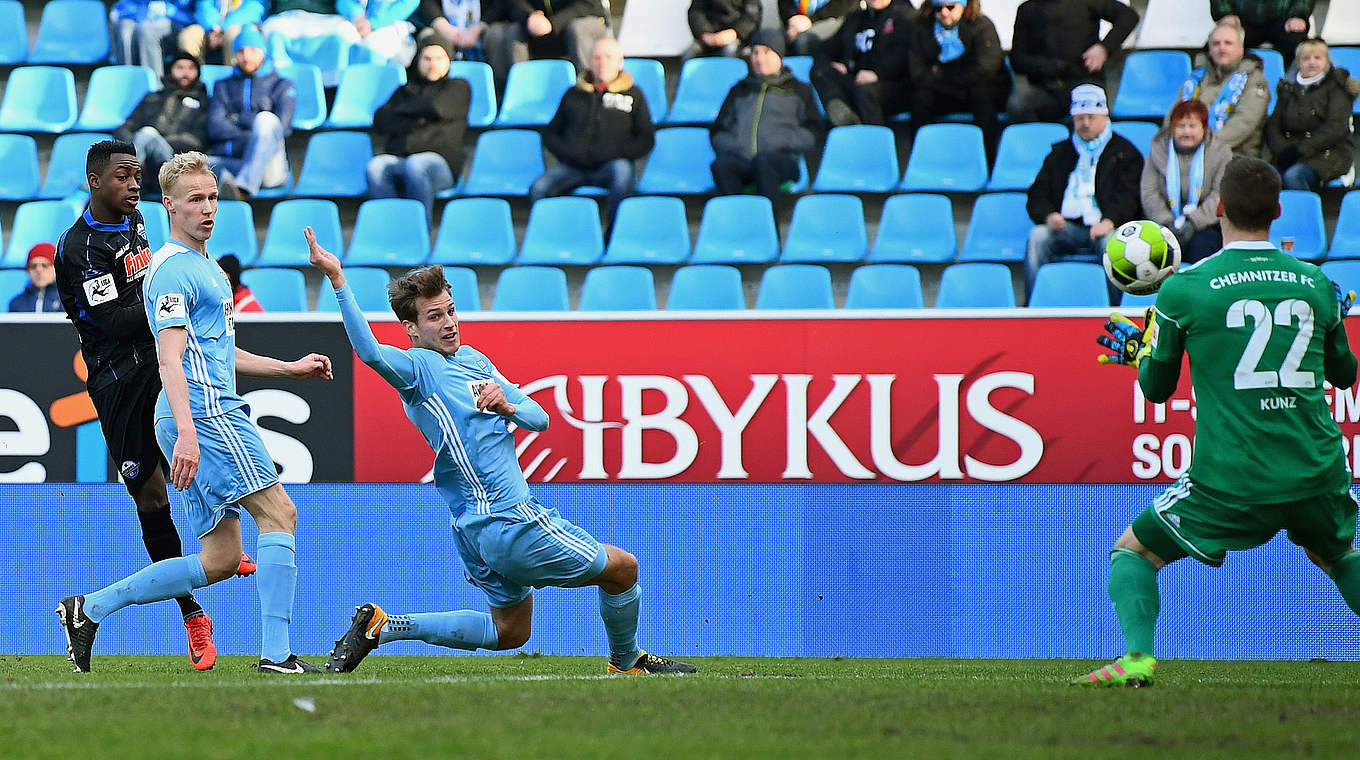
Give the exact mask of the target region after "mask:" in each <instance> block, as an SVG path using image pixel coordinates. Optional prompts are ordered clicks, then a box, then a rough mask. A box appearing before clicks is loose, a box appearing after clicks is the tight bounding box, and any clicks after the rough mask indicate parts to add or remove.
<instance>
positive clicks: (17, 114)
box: [0, 66, 76, 134]
mask: <svg viewBox="0 0 1360 760" xmlns="http://www.w3.org/2000/svg"><path fill="white" fill-rule="evenodd" d="M75 123H76V79H75V76H74V75H72V74H71V70H70V69H63V68H60V67H57V66H21V67H19V68H17V69H14V70H13V71H11V72H10V73H9V79H8V80H6V82H5V99H4V101H3V102H0V132H50V133H54V134H59V133H61V132H65V131H66V130H68V129H70V128H71V127H72V125H74V124H75Z"/></svg>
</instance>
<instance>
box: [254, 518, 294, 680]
mask: <svg viewBox="0 0 1360 760" xmlns="http://www.w3.org/2000/svg"><path fill="white" fill-rule="evenodd" d="M294 546H295V544H294V541H293V534H291V533H261V534H260V537H259V539H258V540H257V541H256V542H255V552H256V554H255V564H256V565H257V566H258V567H259V569H258V570H256V571H255V588H256V590H257V591H258V592H259V594H260V656H261V657H263V658H265V659H267V660H271V661H273V662H283V661H284V660H286V659H288V655H290V654H292V648H291V647H290V646H289V643H288V623H289V622H290V621H292V619H293V593H294V591H295V590H296V589H297V564H296V563H295V562H294V561H293V557H294V554H295V553H296V550H295V548H294Z"/></svg>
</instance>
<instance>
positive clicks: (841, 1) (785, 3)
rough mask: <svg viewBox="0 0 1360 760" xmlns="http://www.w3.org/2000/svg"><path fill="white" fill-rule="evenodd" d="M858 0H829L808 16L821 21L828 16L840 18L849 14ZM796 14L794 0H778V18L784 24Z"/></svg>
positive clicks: (856, 5) (856, 6) (857, 4)
mask: <svg viewBox="0 0 1360 760" xmlns="http://www.w3.org/2000/svg"><path fill="white" fill-rule="evenodd" d="M859 3H860V0H829V1H828V2H827V4H826V5H823V6H822V7H820V8H818V9H817V10H815V11H813V12H812V13H810V14H808V18H810V19H812V20H813V21H822V20H823V19H828V18H842V17H844V16H848V15H850V13H851V12H852V11H854V10H855V9H856V8H858V7H859ZM797 15H798V3H797V2H796V0H779V19H780V21H782V22H783V23H784V24H785V25H787V24H788V23H789V19H791V18H793V17H794V16H797Z"/></svg>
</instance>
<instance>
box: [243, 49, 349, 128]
mask: <svg viewBox="0 0 1360 760" xmlns="http://www.w3.org/2000/svg"><path fill="white" fill-rule="evenodd" d="M278 72H279V76H281V77H283V78H284V79H287V80H288V81H290V82H292V83H293V84H294V85H297V98H296V103H297V107H296V108H294V109H293V129H303V130H313V129H316V128H317V127H320V126H321V125H322V124H323V123H324V122H325V121H326V93H325V91H324V90H323V88H322V85H321V69H318V68H317V67H316V66H314V65H312V64H310V63H295V64H293V65H291V66H280V67H279V68H278ZM227 73H228V74H230V73H231V72H227Z"/></svg>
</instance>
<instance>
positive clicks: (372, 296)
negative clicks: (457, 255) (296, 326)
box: [316, 266, 447, 313]
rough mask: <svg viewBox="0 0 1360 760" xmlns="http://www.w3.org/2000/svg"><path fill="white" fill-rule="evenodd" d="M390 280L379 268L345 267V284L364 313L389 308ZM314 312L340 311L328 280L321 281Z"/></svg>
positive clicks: (385, 271) (384, 271) (383, 310)
mask: <svg viewBox="0 0 1360 760" xmlns="http://www.w3.org/2000/svg"><path fill="white" fill-rule="evenodd" d="M446 276H447V273H446ZM390 279H391V278H390V277H388V275H387V270H386V269H382V268H380V267H350V266H347V267H345V284H346V285H349V289H350V292H352V293H354V300H356V301H358V302H359V308H360V309H363V310H364V311H375V312H385V311H387V310H388V309H389V308H391V306H390V304H389V302H388V300H387V283H388V281H389V280H390ZM316 311H324V312H327V313H331V312H337V311H340V302H339V301H338V300H336V298H335V289H334V288H332V287H331V283H330V281H329V280H322V281H321V289H320V290H318V291H317V295H316Z"/></svg>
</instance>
